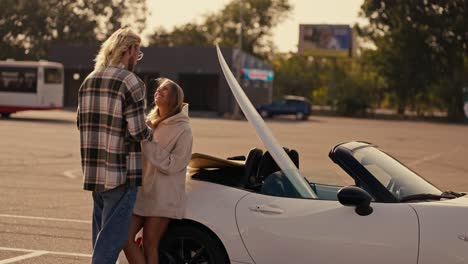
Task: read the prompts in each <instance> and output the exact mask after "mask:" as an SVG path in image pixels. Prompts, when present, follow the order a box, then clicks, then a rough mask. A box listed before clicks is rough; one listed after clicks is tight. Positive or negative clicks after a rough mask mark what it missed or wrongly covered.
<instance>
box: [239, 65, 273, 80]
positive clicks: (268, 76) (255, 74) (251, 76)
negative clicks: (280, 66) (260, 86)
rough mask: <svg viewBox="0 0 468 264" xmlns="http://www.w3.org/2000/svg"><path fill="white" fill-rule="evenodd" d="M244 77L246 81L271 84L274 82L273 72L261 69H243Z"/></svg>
mask: <svg viewBox="0 0 468 264" xmlns="http://www.w3.org/2000/svg"><path fill="white" fill-rule="evenodd" d="M241 71H242V75H243V76H244V79H246V80H252V81H255V80H259V81H266V82H271V81H273V71H270V70H260V69H248V68H242V70H241Z"/></svg>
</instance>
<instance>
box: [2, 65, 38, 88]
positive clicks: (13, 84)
mask: <svg viewBox="0 0 468 264" xmlns="http://www.w3.org/2000/svg"><path fill="white" fill-rule="evenodd" d="M0 92H16V93H36V92H37V70H36V69H34V68H0Z"/></svg>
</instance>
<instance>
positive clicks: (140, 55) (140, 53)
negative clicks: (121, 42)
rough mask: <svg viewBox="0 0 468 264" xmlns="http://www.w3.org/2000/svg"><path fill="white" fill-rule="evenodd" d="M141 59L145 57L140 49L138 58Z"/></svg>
mask: <svg viewBox="0 0 468 264" xmlns="http://www.w3.org/2000/svg"><path fill="white" fill-rule="evenodd" d="M141 59H143V52H141V50H140V51H138V55H137V60H141Z"/></svg>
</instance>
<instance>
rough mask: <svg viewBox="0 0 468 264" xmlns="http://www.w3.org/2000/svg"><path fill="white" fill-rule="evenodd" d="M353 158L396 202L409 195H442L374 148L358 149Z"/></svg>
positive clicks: (432, 186)
mask: <svg viewBox="0 0 468 264" xmlns="http://www.w3.org/2000/svg"><path fill="white" fill-rule="evenodd" d="M353 156H354V158H355V159H356V160H357V161H358V162H359V163H361V164H362V166H364V168H366V170H367V171H369V172H370V173H371V174H372V175H373V176H374V177H375V178H376V179H377V180H378V181H379V182H380V183H381V184H382V185H383V186H385V187H386V188H387V190H389V191H390V192H391V193H392V194H393V195H394V196H395V198H397V199H398V200H400V199H401V198H404V197H407V196H410V195H417V194H434V195H440V194H441V193H442V191H440V190H439V189H437V188H436V187H435V186H434V185H432V184H430V183H429V182H427V181H426V180H424V179H423V178H421V177H420V176H418V175H417V174H416V173H415V172H413V171H412V170H410V169H408V168H407V167H405V166H404V165H403V164H401V163H400V162H399V161H398V160H396V159H394V158H392V157H391V156H389V155H387V154H386V153H384V152H382V151H380V150H378V149H376V148H374V147H364V148H359V149H357V150H355V151H354V152H353Z"/></svg>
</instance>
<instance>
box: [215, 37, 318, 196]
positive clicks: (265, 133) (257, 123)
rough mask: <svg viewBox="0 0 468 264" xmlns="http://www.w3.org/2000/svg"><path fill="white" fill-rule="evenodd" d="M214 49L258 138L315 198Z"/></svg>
mask: <svg viewBox="0 0 468 264" xmlns="http://www.w3.org/2000/svg"><path fill="white" fill-rule="evenodd" d="M216 51H217V53H218V60H219V63H220V65H221V69H222V70H223V73H224V77H226V81H227V83H228V84H229V87H230V88H231V91H232V93H233V94H234V97H235V98H236V101H237V103H238V104H239V106H240V108H241V109H242V112H243V113H244V115H245V117H246V118H247V120H248V121H249V123H250V124H251V125H252V126H253V127H254V129H255V131H256V133H257V135H258V136H259V137H260V140H261V141H262V142H263V144H265V146H266V148H267V149H268V151H269V152H270V154H271V156H272V157H273V159H274V160H275V161H276V163H277V164H278V166H279V167H280V168H281V170H282V171H283V173H284V174H285V175H286V177H288V179H289V180H290V181H291V183H292V184H293V185H294V187H296V189H297V191H298V192H299V193H300V195H301V196H302V197H303V198H317V195H316V194H315V193H314V191H313V190H312V188H310V186H309V184H308V183H307V181H306V180H305V179H304V178H303V177H302V176H301V175H300V173H299V170H298V169H297V168H296V166H295V165H294V163H293V162H292V160H291V159H290V158H289V156H288V155H287V154H286V152H285V151H284V149H283V148H282V147H281V146H280V144H279V143H278V142H277V141H276V139H275V137H274V136H273V134H272V133H271V131H270V129H269V128H268V127H267V126H266V124H265V122H264V121H263V119H262V117H261V116H260V115H259V114H258V112H257V110H256V109H255V107H254V106H253V105H252V103H251V102H250V100H249V98H248V97H247V95H246V94H245V93H244V90H243V89H242V88H241V87H240V85H239V83H238V82H237V80H236V78H235V77H234V75H233V74H232V72H231V70H230V69H229V67H228V65H227V63H226V61H225V60H224V57H223V54H222V53H221V50H220V49H219V47H218V45H216Z"/></svg>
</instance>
